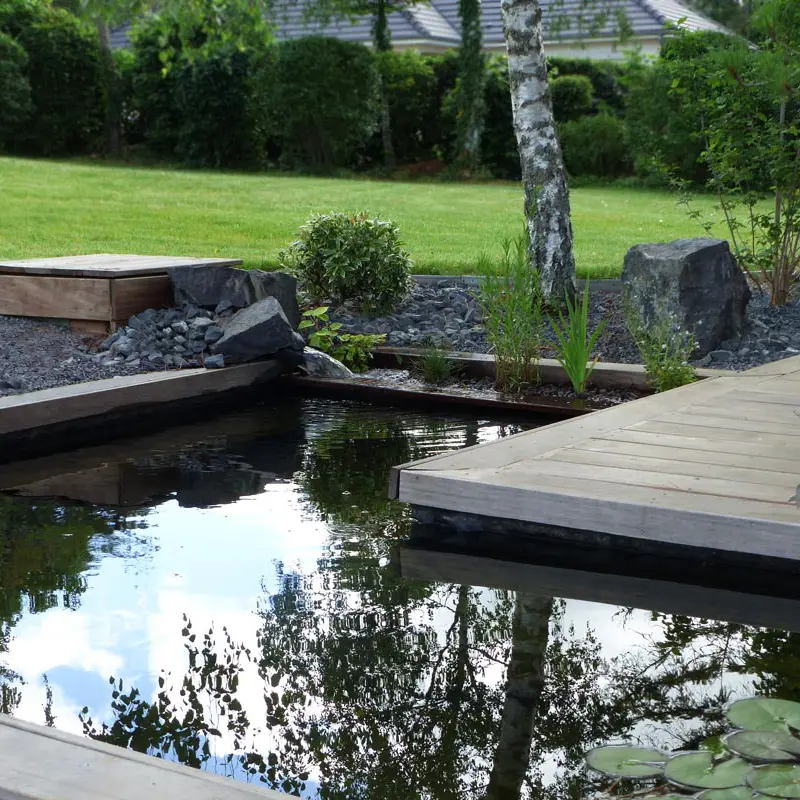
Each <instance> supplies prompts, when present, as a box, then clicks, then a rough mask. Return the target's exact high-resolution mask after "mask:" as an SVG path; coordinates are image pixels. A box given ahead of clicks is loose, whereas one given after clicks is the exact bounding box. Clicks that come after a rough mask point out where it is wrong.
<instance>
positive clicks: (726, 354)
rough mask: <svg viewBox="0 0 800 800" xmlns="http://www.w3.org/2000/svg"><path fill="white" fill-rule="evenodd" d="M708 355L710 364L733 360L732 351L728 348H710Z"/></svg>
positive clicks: (725, 362)
mask: <svg viewBox="0 0 800 800" xmlns="http://www.w3.org/2000/svg"><path fill="white" fill-rule="evenodd" d="M708 355H709V356H710V357H711V363H712V364H727V363H729V362H730V361H733V353H731V351H730V350H712V351H711V352H710V353H709V354H708Z"/></svg>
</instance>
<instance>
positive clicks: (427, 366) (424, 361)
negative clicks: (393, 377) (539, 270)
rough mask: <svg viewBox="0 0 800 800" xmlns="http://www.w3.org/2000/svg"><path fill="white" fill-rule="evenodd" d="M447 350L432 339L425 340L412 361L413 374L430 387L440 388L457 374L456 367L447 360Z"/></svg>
mask: <svg viewBox="0 0 800 800" xmlns="http://www.w3.org/2000/svg"><path fill="white" fill-rule="evenodd" d="M448 349H449V348H448V347H447V346H446V345H443V344H440V343H437V342H436V341H434V340H433V339H430V338H428V339H426V340H425V341H424V342H423V343H422V350H421V352H420V354H419V356H417V358H415V359H414V363H413V366H412V371H413V372H414V374H415V375H418V376H419V377H420V378H421V379H422V380H423V381H424V382H425V383H427V384H430V385H432V386H440V385H441V384H443V383H445V381H447V380H449V379H450V378H452V377H453V376H454V375H455V374H456V373H457V372H458V366H457V365H456V364H455V363H454V362H453V361H451V360H450V359H449V358H448Z"/></svg>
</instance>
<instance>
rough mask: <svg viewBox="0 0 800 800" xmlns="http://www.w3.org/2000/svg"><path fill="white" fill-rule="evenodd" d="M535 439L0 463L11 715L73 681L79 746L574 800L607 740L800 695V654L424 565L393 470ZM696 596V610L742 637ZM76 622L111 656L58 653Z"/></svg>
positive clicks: (372, 413) (245, 419)
mask: <svg viewBox="0 0 800 800" xmlns="http://www.w3.org/2000/svg"><path fill="white" fill-rule="evenodd" d="M517 430H518V427H508V428H506V427H503V426H498V425H496V424H490V423H487V422H483V421H478V420H474V419H464V418H446V417H441V416H430V415H416V414H405V415H401V414H400V413H398V412H397V411H389V410H381V409H370V408H367V407H365V406H358V405H349V404H342V403H326V402H322V401H314V402H295V401H293V402H291V403H287V404H281V405H276V406H274V407H264V408H261V409H255V410H252V411H250V412H247V413H244V414H238V415H233V416H230V417H226V418H225V419H224V420H218V421H216V422H211V423H206V424H204V425H201V426H192V427H187V428H182V429H179V430H177V431H174V432H171V433H170V434H169V435H163V434H162V435H159V436H154V437H148V438H146V439H141V440H137V441H135V442H130V443H124V444H122V445H116V446H114V447H113V448H112V447H101V448H92V449H88V450H85V451H82V452H80V453H74V454H69V457H68V458H67V457H64V458H59V457H57V458H53V459H48V460H37V461H31V462H26V463H25V464H22V465H15V470H13V471H11V472H8V471H6V472H3V471H2V468H0V485H2V486H4V487H5V488H6V489H9V490H12V494H7V495H6V496H4V497H0V547H1V548H2V562H0V600H1V601H2V607H0V620H2V639H0V650H2V653H0V663H5V666H4V667H3V668H2V672H0V687H2V694H1V695H0V701H1V702H2V703H3V709H4V710H8V711H16V713H21V714H24V715H25V716H28V717H29V718H32V719H33V720H34V721H37V722H44V721H45V719H44V716H43V714H42V710H41V706H42V704H43V699H44V697H45V695H44V694H43V691H44V690H43V689H42V687H41V686H40V685H39V684H38V680H39V676H41V674H42V673H43V672H48V675H49V685H50V686H51V687H52V690H53V701H52V703H51V704H50V711H49V713H50V714H51V715H52V716H54V718H55V724H56V725H57V726H62V727H65V728H66V729H68V730H74V729H75V727H76V723H77V727H78V729H80V728H81V727H83V729H84V730H85V732H86V733H88V734H89V735H91V736H93V737H95V738H99V739H103V740H106V741H110V742H114V743H116V744H120V745H124V746H128V747H133V748H135V749H136V750H140V751H142V752H150V753H160V754H162V755H164V756H166V757H169V758H173V759H176V760H178V761H181V762H182V763H185V764H190V765H192V766H195V767H203V768H206V769H212V770H216V771H218V772H220V773H223V774H228V775H231V776H232V777H235V778H240V779H252V780H263V781H265V782H266V783H267V784H268V785H270V786H273V787H276V788H279V789H283V790H285V791H289V792H293V793H298V794H302V795H304V796H308V797H315V796H319V797H321V798H337V799H338V798H341V799H342V800H344V798H365V799H366V798H388V799H389V800H393V799H394V798H397V800H400V798H403V800H406V799H407V798H437V799H438V798H443V799H448V798H453V800H455V798H482V797H490V798H518V797H526V798H537V800H551V799H552V800H556V798H558V799H559V800H561V799H563V798H576V799H577V798H583V797H588V796H591V792H592V791H593V790H594V788H596V787H595V785H594V784H593V783H592V778H591V776H588V775H587V774H586V773H585V772H584V770H583V767H582V753H583V752H584V750H585V749H587V748H589V747H591V746H593V745H595V744H598V743H604V742H608V741H614V740H621V739H631V740H633V741H636V742H639V743H643V744H654V745H658V746H665V747H671V748H684V747H694V746H696V744H697V743H698V741H701V740H702V739H703V738H704V737H706V736H708V735H712V734H714V733H716V732H718V731H719V730H720V728H721V726H722V725H723V724H724V723H723V721H722V715H721V706H722V704H723V703H724V702H726V701H727V700H728V699H729V697H730V696H731V695H732V694H736V693H738V694H747V693H750V692H753V691H757V692H759V693H763V694H769V695H772V696H778V697H787V698H792V699H800V698H798V687H800V648H798V637H797V634H794V633H788V632H785V631H782V630H778V629H770V628H766V627H756V626H753V625H746V624H742V623H741V622H736V623H734V622H726V621H714V620H713V619H703V618H701V617H699V616H684V615H679V614H675V613H666V612H658V611H656V612H653V613H644V612H641V611H635V610H633V609H631V608H625V607H618V606H602V605H598V604H596V603H590V602H585V601H586V600H587V599H593V598H594V597H606V598H611V597H614V593H613V591H611V590H612V589H613V588H614V587H613V585H610V584H609V576H608V575H606V576H604V577H603V580H602V581H600V580H597V581H591V580H589V581H584V582H583V583H582V589H581V592H573V591H572V590H571V589H569V588H568V583H567V582H565V581H566V578H565V577H564V576H565V575H566V572H565V571H564V570H561V571H560V572H559V571H558V570H556V571H550V572H546V571H543V570H541V569H537V568H536V567H535V566H531V567H527V566H526V565H524V564H521V563H520V564H517V565H510V566H508V565H506V566H503V567H502V568H501V567H500V566H496V567H493V566H491V564H492V562H491V560H487V559H485V558H484V559H483V560H480V559H477V560H472V561H464V560H461V561H458V560H457V559H455V558H454V557H453V556H452V555H450V556H448V555H447V554H443V555H441V556H440V557H437V556H435V555H432V556H430V557H429V556H428V555H426V554H425V552H424V551H420V550H416V551H414V550H407V549H403V545H404V544H405V543H406V541H407V539H408V536H409V532H410V524H411V520H410V518H409V511H408V509H407V508H406V507H404V506H402V505H401V504H398V503H393V502H390V501H388V500H387V499H386V495H387V492H386V488H387V476H388V472H389V468H390V467H392V466H394V465H396V464H399V463H402V462H404V461H409V460H411V459H416V458H421V457H425V456H428V455H432V454H435V453H438V452H442V451H444V450H446V449H448V448H456V447H463V446H467V445H471V444H476V443H479V442H481V441H487V440H490V439H492V438H495V437H497V436H500V435H506V434H508V433H514V432H516V431H517ZM53 497H57V498H61V499H52V498H53ZM48 498H49V499H48ZM65 498H66V499H65ZM100 499H102V500H105V501H107V502H106V503H105V504H104V503H98V500H100ZM76 501H82V502H83V504H76ZM111 501H113V502H111ZM121 509H124V511H122V510H121ZM475 535H476V536H479V535H480V534H477V533H476V534H475ZM496 563H497V564H498V565H499V564H500V562H496ZM142 564H147V565H148V566H147V568H146V569H143V568H142ZM426 568H427V570H428V572H427V575H426V573H425V569H426ZM415 570H416V572H417V576H416V577H405V576H404V575H405V573H408V574H412V575H413V574H414V572H415ZM576 574H577V573H576V572H575V570H572V571H570V572H569V580H571V581H572V584H573V585H574V584H575V583H576V578H575V575H576ZM554 576H555V577H554ZM587 577H589V576H587ZM423 578H424V579H423ZM611 580H612V581H613V578H611ZM626 580H627V579H626ZM559 581H561V583H559ZM653 586H654V587H655V584H653ZM485 587H492V588H485ZM561 587H563V592H559V588H561ZM592 587H595V588H594V589H593V588H592ZM646 587H647V583H646V582H638V583H636V585H635V593H636V594H635V597H636V600H635V603H632V604H636V605H639V606H640V607H645V606H647V605H648V603H647V589H646ZM592 591H595V592H597V594H596V595H593V594H592ZM659 591H662V592H663V587H661V588H660V589H659ZM695 591H696V590H692V591H691V592H690V591H688V590H687V597H688V598H689V599H688V600H685V602H684V605H677V606H676V608H679V609H680V610H683V609H685V608H686V604H687V603H688V605H689V606H691V605H692V603H694V602H697V604H698V605H697V608H698V612H697V613H698V614H702V613H704V611H703V610H701V608H702V609H705V608H707V607H708V608H713V609H715V613H717V611H716V610H717V609H720V611H719V612H718V614H717V615H718V616H720V617H724V616H725V614H724V608H725V603H726V602H728V600H729V596H728V595H725V594H724V593H722V594H721V593H719V592H718V593H716V594H714V595H713V597H712V598H711V601H709V603H710V605H708V606H703V603H702V596H701V594H702V593H701V594H697V593H694V594H693V593H692V592H695ZM697 591H699V590H697ZM561 596H567V597H572V598H576V597H577V598H582V599H581V600H564V599H560V597H561ZM654 596H656V595H654ZM658 596H659V597H661V596H664V597H666V596H667V595H658ZM712 601H713V602H712ZM612 602H613V601H612ZM617 602H622V600H618V601H617ZM776 603H777V601H776ZM753 605H754V606H758V605H759V604H758V601H756V600H754V602H753ZM778 605H780V604H779V603H778ZM778 605H776V608H778ZM762 606H763V604H762ZM671 610H674V609H666V611H671ZM254 611H255V612H256V613H255V614H254V613H253V612H254ZM780 611H781V613H782V614H788V613H789V612H790V611H791V607H790V606H786V605H780ZM59 612H63V613H68V614H70V617H68V618H59V619H61V621H62V624H67V620H71V621H70V622H69V624H70V625H72V626H74V625H76V624H77V621H80V620H82V621H83V623H82V624H83V625H84V628H85V630H84V633H85V636H86V639H85V641H86V642H88V643H89V644H91V645H92V648H93V653H92V654H91V657H89V655H86V656H85V657H82V656H81V655H76V654H75V653H74V652H73V653H71V654H69V655H68V654H67V653H66V652H64V653H53V649H54V648H53V647H45V646H43V645H41V641H45V640H46V639H45V638H44V636H43V633H42V631H43V624H44V623H40V622H39V621H41V620H44V621H46V620H47V619H49V618H51V616H52V615H53V614H55V613H59ZM732 613H733V612H732ZM768 617H769V608H768V607H761V606H759V607H758V619H764V620H765V622H764V624H768ZM731 618H736V619H739V617H738V616H735V615H734V616H732V617H731ZM46 641H49V640H46ZM37 643H39V644H37ZM59 646H60V647H61V648H62V649H63V650H64V651H66V650H68V649H69V644H68V643H65V642H61V643H60V645H59ZM92 648H90V649H92ZM94 650H96V651H97V652H94ZM3 653H4V654H5V656H4V657H3V656H2V654H3ZM3 659H4V660H3ZM112 674H113V675H114V679H115V681H114V686H113V687H111V686H109V685H108V682H107V681H108V677H109V676H110V675H112ZM22 677H26V678H27V680H28V681H29V684H30V685H29V686H27V687H26V686H24V685H23V684H22V682H21V680H22ZM103 684H104V685H103ZM29 691H31V692H38V694H37V695H36V697H38V698H42V700H37V701H36V702H33V703H32V704H28V705H26V704H25V702H24V698H25V694H26V693H27V692H29ZM84 706H86V708H83V707H84ZM82 708H83V711H81V709H82ZM79 715H80V719H81V720H82V724H81V723H78V722H77V721H78V717H79Z"/></svg>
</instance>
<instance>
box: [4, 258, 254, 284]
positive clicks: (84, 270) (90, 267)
mask: <svg viewBox="0 0 800 800" xmlns="http://www.w3.org/2000/svg"><path fill="white" fill-rule="evenodd" d="M241 263H242V260H241V259H239V258H186V257H182V256H139V255H133V254H119V253H94V254H91V255H84V256H62V257H58V258H32V259H24V260H22V261H2V262H0V274H7V275H42V276H46V275H49V276H61V277H73V278H85V277H94V278H124V277H138V276H142V275H166V274H167V270H168V269H169V268H170V267H181V266H202V265H209V266H228V267H236V266H239V265H240V264H241Z"/></svg>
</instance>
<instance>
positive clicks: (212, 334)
mask: <svg viewBox="0 0 800 800" xmlns="http://www.w3.org/2000/svg"><path fill="white" fill-rule="evenodd" d="M223 334H224V331H223V330H222V328H220V327H219V326H218V325H209V326H208V327H207V328H206V332H205V336H204V337H203V341H204V342H205V343H206V344H213V343H214V342H218V341H219V340H220V339H221V338H222V336H223Z"/></svg>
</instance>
